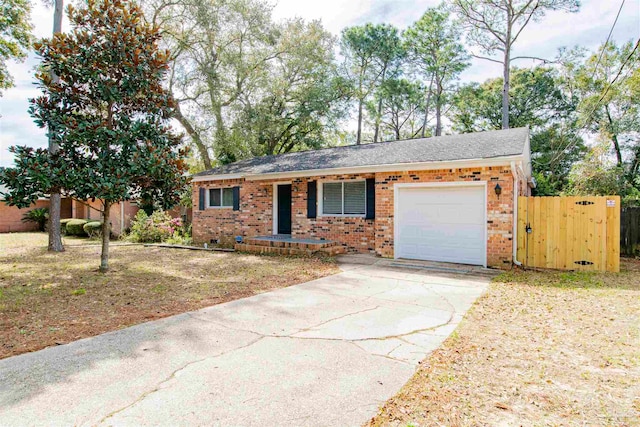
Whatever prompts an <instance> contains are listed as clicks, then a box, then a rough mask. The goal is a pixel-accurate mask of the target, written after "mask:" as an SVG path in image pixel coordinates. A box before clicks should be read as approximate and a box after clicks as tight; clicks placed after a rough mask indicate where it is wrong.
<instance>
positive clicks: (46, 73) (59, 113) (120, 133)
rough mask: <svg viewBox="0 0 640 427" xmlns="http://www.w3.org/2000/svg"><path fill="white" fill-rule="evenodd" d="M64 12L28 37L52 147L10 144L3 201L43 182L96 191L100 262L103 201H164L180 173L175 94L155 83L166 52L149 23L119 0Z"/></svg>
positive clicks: (82, 193) (40, 113)
mask: <svg viewBox="0 0 640 427" xmlns="http://www.w3.org/2000/svg"><path fill="white" fill-rule="evenodd" d="M67 14H68V16H69V20H70V21H71V25H72V30H71V32H69V33H58V34H55V35H54V37H53V38H51V39H44V40H41V41H39V42H37V43H36V45H35V46H36V49H37V51H38V55H39V56H40V57H41V58H42V65H41V69H40V71H39V72H38V73H37V74H36V78H37V80H38V82H39V83H38V86H39V87H40V89H41V90H42V92H43V94H42V95H41V96H39V97H38V98H35V99H33V100H31V104H32V105H31V109H30V113H31V115H32V116H33V117H34V119H35V122H36V123H37V124H38V125H39V126H41V127H46V128H47V131H48V134H49V136H50V137H51V138H53V139H54V140H55V143H56V144H57V145H58V146H59V150H58V151H57V153H55V154H50V153H49V151H48V150H43V149H38V150H34V149H31V148H26V147H15V148H14V152H15V153H16V167H14V168H7V169H5V170H4V171H3V172H2V175H1V176H0V181H2V182H4V183H5V184H6V185H7V187H8V189H9V193H8V197H7V199H6V201H7V202H8V203H9V204H13V205H17V206H27V205H29V204H30V203H31V202H33V201H34V200H35V199H36V198H37V197H39V196H41V195H42V194H46V193H48V192H50V191H51V190H52V189H56V190H60V191H61V192H62V193H63V194H66V195H68V196H71V197H74V198H77V199H80V200H84V199H100V200H101V201H102V205H103V219H104V224H103V233H102V236H103V249H102V260H101V265H100V268H101V270H102V271H106V270H107V269H108V243H109V234H110V233H109V209H110V207H111V205H112V204H114V203H117V202H119V201H122V200H127V199H132V198H141V197H152V198H153V199H154V200H155V201H156V202H157V203H159V204H160V205H162V206H166V207H170V206H173V205H174V204H175V203H177V202H178V201H179V199H180V196H181V194H182V191H183V189H184V186H185V185H186V183H187V178H186V175H185V172H186V165H185V162H184V160H183V157H184V156H185V154H186V150H185V149H184V148H182V141H181V137H180V136H178V135H176V134H174V133H173V132H172V131H171V128H170V126H169V122H168V121H169V119H170V118H171V116H172V112H173V108H174V106H175V102H174V101H173V98H172V95H171V93H170V92H169V91H168V90H166V89H165V88H164V87H163V80H164V78H165V76H166V73H167V69H168V65H167V64H168V60H169V52H167V51H164V50H161V49H160V48H159V47H158V42H159V40H160V33H159V31H158V29H157V28H155V27H153V26H151V25H149V24H146V23H145V21H144V17H143V15H142V11H141V10H140V9H139V8H138V7H137V6H135V5H133V4H132V3H131V2H129V1H126V0H90V1H89V2H88V3H87V7H83V8H80V9H75V8H73V7H72V6H69V7H68V8H67ZM51 73H54V74H55V75H56V76H58V79H55V80H54V79H52V77H51Z"/></svg>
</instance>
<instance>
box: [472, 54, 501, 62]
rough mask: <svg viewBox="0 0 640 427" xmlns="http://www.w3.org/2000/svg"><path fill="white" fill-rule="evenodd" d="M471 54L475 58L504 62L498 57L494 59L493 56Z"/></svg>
mask: <svg viewBox="0 0 640 427" xmlns="http://www.w3.org/2000/svg"><path fill="white" fill-rule="evenodd" d="M471 56H473V57H474V58H478V59H484V60H486V61H491V62H496V63H498V64H502V61H498V60H497V59H493V58H488V57H486V56H480V55H474V54H473V53H472V54H471Z"/></svg>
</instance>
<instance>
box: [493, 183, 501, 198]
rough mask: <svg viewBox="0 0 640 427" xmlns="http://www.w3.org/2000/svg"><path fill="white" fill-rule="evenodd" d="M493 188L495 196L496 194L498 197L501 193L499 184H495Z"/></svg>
mask: <svg viewBox="0 0 640 427" xmlns="http://www.w3.org/2000/svg"><path fill="white" fill-rule="evenodd" d="M493 190H494V191H495V192H496V196H498V199H499V198H500V195H501V194H502V187H500V184H496V186H495V188H494V189H493Z"/></svg>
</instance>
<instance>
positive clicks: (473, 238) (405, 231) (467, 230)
mask: <svg viewBox="0 0 640 427" xmlns="http://www.w3.org/2000/svg"><path fill="white" fill-rule="evenodd" d="M444 225H452V226H451V227H447V226H444V227H443V226H438V225H423V224H418V225H414V226H410V227H402V229H401V230H400V232H399V237H400V238H401V239H402V238H409V239H411V238H412V237H413V236H416V237H421V238H423V239H427V238H428V239H430V240H431V244H432V245H433V244H435V243H438V244H439V245H447V244H448V243H449V241H450V240H455V241H464V242H467V243H472V242H480V244H482V243H483V239H484V230H483V229H482V227H479V226H478V225H470V224H452V223H448V224H444ZM454 245H455V244H454Z"/></svg>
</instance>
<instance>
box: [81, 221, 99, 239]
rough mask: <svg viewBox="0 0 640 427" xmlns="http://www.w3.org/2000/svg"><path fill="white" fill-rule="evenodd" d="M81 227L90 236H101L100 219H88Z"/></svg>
mask: <svg viewBox="0 0 640 427" xmlns="http://www.w3.org/2000/svg"><path fill="white" fill-rule="evenodd" d="M82 229H83V230H84V232H85V234H86V235H87V236H89V237H91V238H98V237H102V221H89V222H87V223H86V224H85V225H83V226H82Z"/></svg>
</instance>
